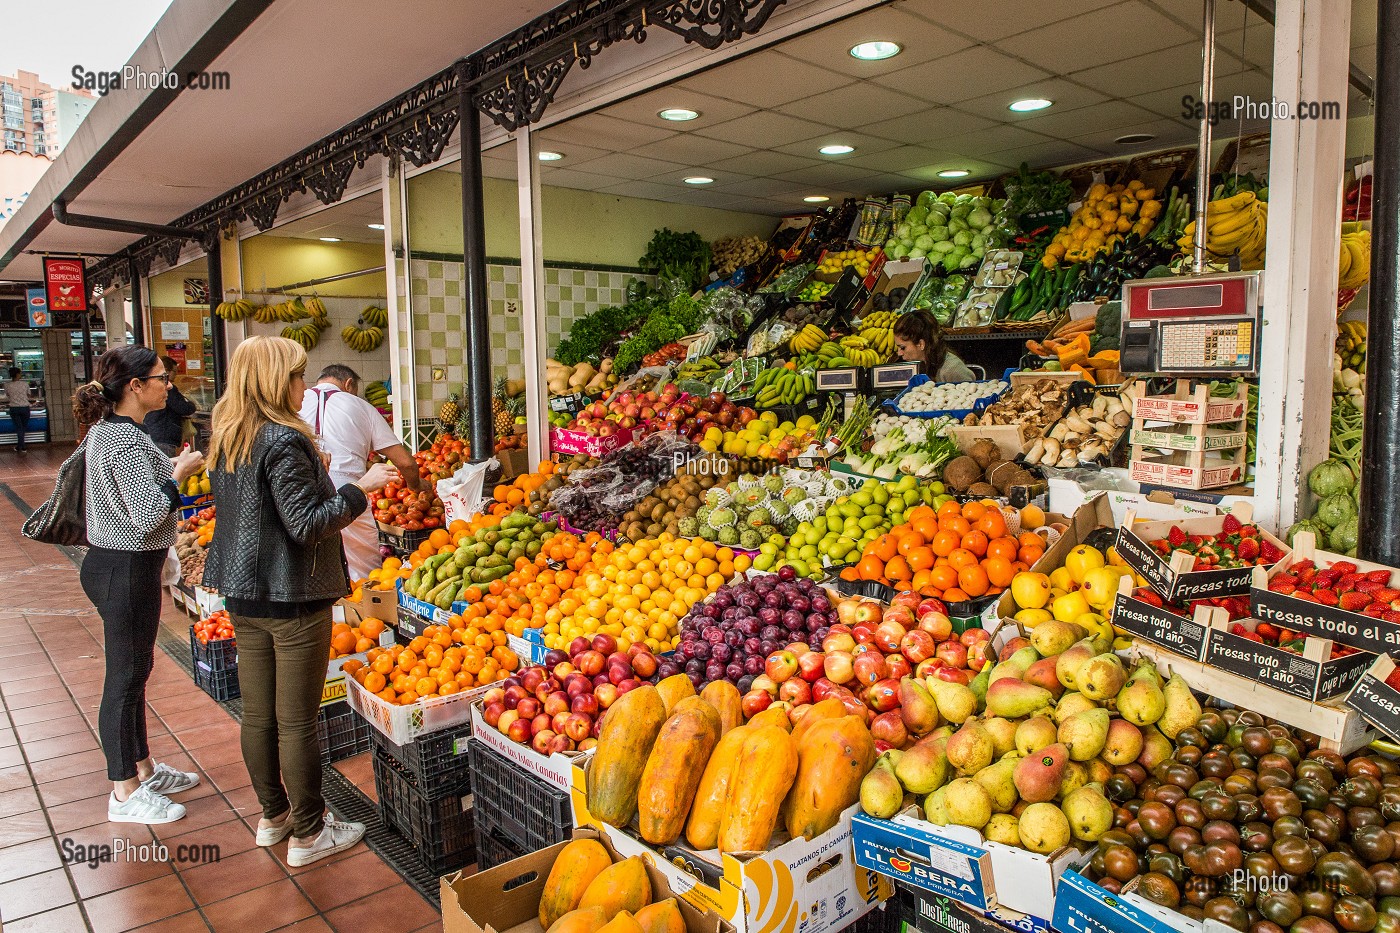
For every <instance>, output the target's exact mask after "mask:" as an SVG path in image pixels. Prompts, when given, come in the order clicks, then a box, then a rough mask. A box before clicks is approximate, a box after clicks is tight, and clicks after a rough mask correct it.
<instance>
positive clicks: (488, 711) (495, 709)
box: [481, 690, 506, 729]
mask: <svg viewBox="0 0 1400 933" xmlns="http://www.w3.org/2000/svg"><path fill="white" fill-rule="evenodd" d="M501 693H502V694H504V693H505V691H504V690H502V691H501ZM505 711H506V705H505V704H504V703H502V702H501V701H500V700H496V701H494V702H491V703H487V704H486V705H485V706H483V707H482V708H481V718H482V719H484V720H486V724H487V725H488V726H490V727H492V728H493V729H494V728H495V727H496V723H498V722H500V721H501V714H502V713H504V712H505Z"/></svg>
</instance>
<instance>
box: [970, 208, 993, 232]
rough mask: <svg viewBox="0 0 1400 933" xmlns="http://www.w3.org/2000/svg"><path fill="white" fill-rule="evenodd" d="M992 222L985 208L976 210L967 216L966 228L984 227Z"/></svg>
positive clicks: (989, 213)
mask: <svg viewBox="0 0 1400 933" xmlns="http://www.w3.org/2000/svg"><path fill="white" fill-rule="evenodd" d="M991 222H992V214H991V212H990V211H988V210H986V209H985V208H981V207H979V208H977V209H975V210H973V211H972V212H971V213H969V214H968V215H967V223H968V226H971V227H977V228H981V227H985V226H987V225H988V224H990V223H991Z"/></svg>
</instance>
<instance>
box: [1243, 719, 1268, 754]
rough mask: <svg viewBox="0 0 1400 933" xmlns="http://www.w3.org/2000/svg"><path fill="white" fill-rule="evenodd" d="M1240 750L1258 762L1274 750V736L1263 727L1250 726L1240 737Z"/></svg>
mask: <svg viewBox="0 0 1400 933" xmlns="http://www.w3.org/2000/svg"><path fill="white" fill-rule="evenodd" d="M1240 748H1243V749H1244V750H1245V751H1247V752H1249V753H1250V754H1251V755H1253V756H1254V758H1255V760H1258V759H1260V758H1262V757H1263V756H1265V755H1267V754H1269V753H1270V752H1272V751H1273V750H1274V734H1273V733H1272V732H1270V731H1269V730H1268V729H1265V728H1264V727H1263V726H1250V727H1249V728H1248V729H1245V730H1244V733H1243V734H1242V735H1241V736H1240Z"/></svg>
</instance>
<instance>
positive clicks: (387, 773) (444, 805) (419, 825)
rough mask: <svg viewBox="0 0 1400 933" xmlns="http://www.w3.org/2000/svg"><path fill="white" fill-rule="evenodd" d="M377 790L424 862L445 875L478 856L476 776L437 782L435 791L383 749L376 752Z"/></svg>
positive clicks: (390, 818) (383, 812)
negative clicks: (473, 779)
mask: <svg viewBox="0 0 1400 933" xmlns="http://www.w3.org/2000/svg"><path fill="white" fill-rule="evenodd" d="M374 790H375V793H376V794H378V796H379V813H380V816H381V817H383V819H384V822H386V823H388V824H389V825H390V826H392V827H393V828H394V829H396V830H398V832H399V834H400V835H401V836H403V837H404V838H405V839H407V840H408V842H409V843H410V844H411V845H412V846H413V849H414V851H415V852H417V854H418V860H419V861H421V862H422V863H423V865H424V867H426V868H428V869H430V870H432V871H434V872H436V873H438V874H442V873H444V872H449V871H455V870H456V869H459V868H463V867H465V866H467V865H470V864H472V863H473V862H475V861H476V833H475V820H474V816H475V813H474V808H473V805H472V794H471V779H470V776H469V775H468V774H463V775H462V777H461V778H460V779H459V780H455V781H442V782H439V783H436V784H434V785H432V789H431V796H429V794H428V793H426V792H425V790H424V789H423V788H422V787H420V786H419V785H418V784H417V783H415V781H414V780H413V776H412V775H410V774H409V773H408V772H407V771H405V770H404V769H403V768H400V767H399V766H398V764H397V763H396V762H395V761H394V760H393V759H392V758H390V757H389V756H388V755H386V754H384V753H383V752H381V751H378V750H376V751H375V752H374Z"/></svg>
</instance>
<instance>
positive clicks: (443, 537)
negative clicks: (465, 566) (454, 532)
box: [428, 528, 452, 550]
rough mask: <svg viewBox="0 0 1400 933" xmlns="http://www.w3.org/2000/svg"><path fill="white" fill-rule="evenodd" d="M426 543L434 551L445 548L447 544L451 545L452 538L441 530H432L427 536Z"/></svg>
mask: <svg viewBox="0 0 1400 933" xmlns="http://www.w3.org/2000/svg"><path fill="white" fill-rule="evenodd" d="M428 543H429V544H431V545H432V546H433V549H434V550H436V549H437V548H441V547H446V546H447V545H448V544H451V543H452V536H451V535H450V534H448V533H447V532H446V531H445V530H444V529H442V528H434V529H433V531H432V534H430V535H428Z"/></svg>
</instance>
